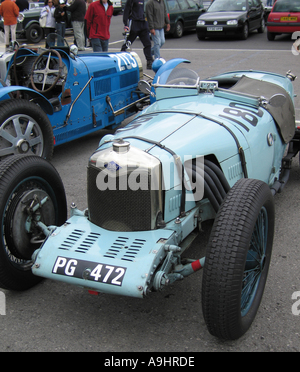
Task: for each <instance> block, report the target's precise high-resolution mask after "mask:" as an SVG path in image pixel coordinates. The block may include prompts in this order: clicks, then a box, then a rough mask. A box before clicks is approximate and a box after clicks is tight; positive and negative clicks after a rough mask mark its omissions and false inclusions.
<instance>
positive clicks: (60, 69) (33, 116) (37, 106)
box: [0, 34, 148, 160]
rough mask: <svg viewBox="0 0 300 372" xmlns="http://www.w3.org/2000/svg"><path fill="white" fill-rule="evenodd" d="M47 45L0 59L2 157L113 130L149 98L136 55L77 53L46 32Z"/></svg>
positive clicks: (42, 151)
mask: <svg viewBox="0 0 300 372" xmlns="http://www.w3.org/2000/svg"><path fill="white" fill-rule="evenodd" d="M46 46H47V47H48V48H43V49H42V48H31V49H29V48H27V47H21V48H17V50H16V51H8V52H7V53H4V54H3V55H2V57H1V58H0V75H1V79H2V80H1V79H0V158H3V157H5V156H8V155H13V154H35V155H38V156H41V157H43V158H45V159H48V160H49V159H51V156H52V153H53V148H54V146H57V145H61V144H64V143H66V142H69V141H72V140H74V139H77V138H80V137H83V136H85V135H87V134H91V133H94V132H96V131H99V129H102V128H114V127H116V126H117V125H119V124H120V123H121V122H122V121H123V120H124V119H125V118H128V117H130V116H131V115H133V114H135V113H136V112H137V110H138V109H139V108H141V106H142V105H143V103H144V101H145V100H147V99H148V94H146V95H145V94H143V93H142V92H141V91H139V90H138V89H137V85H138V81H139V80H140V79H141V78H142V77H143V69H142V64H141V61H140V58H139V57H138V55H137V54H136V53H87V52H84V53H79V54H77V53H76V49H77V48H76V47H75V46H71V47H69V45H68V44H67V42H66V41H65V39H63V38H61V37H60V36H58V35H56V34H50V35H48V37H47V40H46Z"/></svg>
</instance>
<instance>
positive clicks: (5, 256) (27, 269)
mask: <svg viewBox="0 0 300 372" xmlns="http://www.w3.org/2000/svg"><path fill="white" fill-rule="evenodd" d="M66 218H67V207H66V195H65V191H64V186H63V183H62V181H61V178H60V176H59V174H58V173H57V171H56V170H55V168H54V167H53V166H52V165H51V164H50V163H49V162H47V161H46V160H44V159H42V158H40V157H38V156H24V155H14V156H10V157H8V158H6V159H4V160H3V161H1V162H0V219H1V226H0V229H1V236H0V287H1V288H5V289H12V290H25V289H28V288H30V287H32V286H33V285H35V284H36V283H38V282H39V281H40V280H41V278H39V277H37V276H34V275H33V274H32V272H31V266H32V264H33V261H32V259H31V256H32V254H33V252H34V251H35V250H36V249H38V248H39V247H40V246H41V244H42V243H43V241H44V240H45V235H44V232H43V231H42V230H41V229H40V228H39V227H38V224H39V223H40V222H42V223H43V224H44V225H46V226H50V225H54V226H61V225H62V224H63V223H64V222H65V221H66Z"/></svg>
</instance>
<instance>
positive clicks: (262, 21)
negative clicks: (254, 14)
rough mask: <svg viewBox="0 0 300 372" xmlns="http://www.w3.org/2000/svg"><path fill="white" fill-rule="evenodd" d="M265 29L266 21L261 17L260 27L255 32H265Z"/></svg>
mask: <svg viewBox="0 0 300 372" xmlns="http://www.w3.org/2000/svg"><path fill="white" fill-rule="evenodd" d="M265 29H266V22H265V19H264V17H262V19H261V21H260V27H259V28H258V29H257V32H258V33H259V34H263V33H264V32H265Z"/></svg>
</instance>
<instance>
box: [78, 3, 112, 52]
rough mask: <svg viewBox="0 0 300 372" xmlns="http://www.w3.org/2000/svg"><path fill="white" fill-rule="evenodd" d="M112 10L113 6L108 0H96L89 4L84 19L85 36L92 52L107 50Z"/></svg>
mask: <svg viewBox="0 0 300 372" xmlns="http://www.w3.org/2000/svg"><path fill="white" fill-rule="evenodd" d="M113 12H114V8H113V5H112V3H111V2H110V0H98V1H94V2H93V3H91V4H90V5H89V7H88V9H87V12H86V15H85V19H86V28H87V36H88V39H89V40H90V42H91V45H92V48H93V52H107V51H108V41H109V38H110V32H109V27H110V21H111V17H112V15H113Z"/></svg>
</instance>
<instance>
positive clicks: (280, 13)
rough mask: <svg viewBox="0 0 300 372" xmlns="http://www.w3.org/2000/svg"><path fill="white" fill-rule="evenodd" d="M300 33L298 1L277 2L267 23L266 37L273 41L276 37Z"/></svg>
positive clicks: (281, 0)
mask: <svg viewBox="0 0 300 372" xmlns="http://www.w3.org/2000/svg"><path fill="white" fill-rule="evenodd" d="M295 31H300V1H298V0H277V1H276V2H275V4H274V5H273V8H272V11H271V13H270V14H269V17H268V21H267V37H268V40H270V41H273V40H274V39H275V37H276V35H281V34H293V33H294V32H295Z"/></svg>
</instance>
